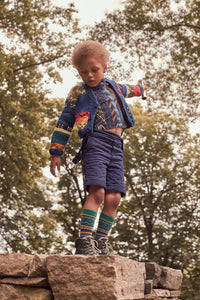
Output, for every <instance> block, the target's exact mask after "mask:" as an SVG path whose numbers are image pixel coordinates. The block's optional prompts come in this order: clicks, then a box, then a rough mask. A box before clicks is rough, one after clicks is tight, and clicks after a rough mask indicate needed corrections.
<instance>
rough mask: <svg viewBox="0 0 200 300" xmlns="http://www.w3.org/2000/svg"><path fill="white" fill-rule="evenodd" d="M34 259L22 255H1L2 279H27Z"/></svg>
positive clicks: (0, 276)
mask: <svg viewBox="0 0 200 300" xmlns="http://www.w3.org/2000/svg"><path fill="white" fill-rule="evenodd" d="M32 257H33V256H32V255H28V254H22V253H11V254H0V278H3V277H10V276H11V277H26V276H27V275H28V272H29V266H30V263H31V261H32Z"/></svg>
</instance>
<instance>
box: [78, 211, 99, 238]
mask: <svg viewBox="0 0 200 300" xmlns="http://www.w3.org/2000/svg"><path fill="white" fill-rule="evenodd" d="M96 216H97V212H96V211H93V210H90V209H86V208H83V210H82V215H81V226H80V238H84V237H87V236H92V233H93V228H94V223H95V219H96Z"/></svg>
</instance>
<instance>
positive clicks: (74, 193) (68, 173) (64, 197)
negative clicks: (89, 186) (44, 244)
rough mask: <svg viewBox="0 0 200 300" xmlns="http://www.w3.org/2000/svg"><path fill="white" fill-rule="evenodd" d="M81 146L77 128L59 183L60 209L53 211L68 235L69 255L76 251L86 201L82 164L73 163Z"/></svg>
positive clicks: (69, 146)
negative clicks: (75, 246) (75, 244)
mask: <svg viewBox="0 0 200 300" xmlns="http://www.w3.org/2000/svg"><path fill="white" fill-rule="evenodd" d="M80 145H81V141H80V139H79V137H78V135H77V128H75V129H74V130H73V134H72V137H71V139H70V143H69V144H68V145H67V147H66V150H65V155H64V157H63V159H62V166H63V169H64V170H63V171H62V173H63V174H62V177H61V178H60V181H59V183H58V188H59V190H60V198H61V199H60V200H59V202H58V207H56V208H55V209H54V211H53V216H54V218H55V219H56V221H57V222H58V224H60V226H61V228H62V230H63V233H64V234H65V235H66V243H65V244H66V246H65V251H66V252H67V253H69V254H71V252H72V251H73V249H74V241H75V240H76V239H77V238H78V237H79V229H80V228H79V225H80V224H79V221H80V216H81V210H82V206H83V204H84V202H85V200H86V190H85V187H84V177H83V170H82V164H81V163H79V164H77V165H74V164H73V163H72V159H73V157H74V156H75V155H76V153H77V152H78V150H79V148H80ZM72 243H73V244H72Z"/></svg>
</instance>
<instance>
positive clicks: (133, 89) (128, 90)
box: [118, 84, 143, 98]
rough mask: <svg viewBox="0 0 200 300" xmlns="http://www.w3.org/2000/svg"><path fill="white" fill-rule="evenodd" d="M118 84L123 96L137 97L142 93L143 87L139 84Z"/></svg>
mask: <svg viewBox="0 0 200 300" xmlns="http://www.w3.org/2000/svg"><path fill="white" fill-rule="evenodd" d="M118 86H119V88H120V90H121V92H122V94H123V96H124V97H125V98H132V97H138V96H141V95H142V94H143V87H142V86H141V85H140V84H137V85H131V84H118Z"/></svg>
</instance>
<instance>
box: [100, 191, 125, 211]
mask: <svg viewBox="0 0 200 300" xmlns="http://www.w3.org/2000/svg"><path fill="white" fill-rule="evenodd" d="M120 200H121V193H119V192H108V193H107V194H106V198H105V203H104V207H105V208H108V209H111V210H117V208H118V206H119V204H120Z"/></svg>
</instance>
